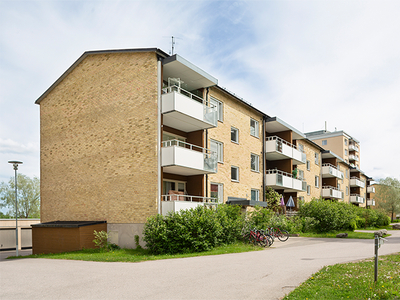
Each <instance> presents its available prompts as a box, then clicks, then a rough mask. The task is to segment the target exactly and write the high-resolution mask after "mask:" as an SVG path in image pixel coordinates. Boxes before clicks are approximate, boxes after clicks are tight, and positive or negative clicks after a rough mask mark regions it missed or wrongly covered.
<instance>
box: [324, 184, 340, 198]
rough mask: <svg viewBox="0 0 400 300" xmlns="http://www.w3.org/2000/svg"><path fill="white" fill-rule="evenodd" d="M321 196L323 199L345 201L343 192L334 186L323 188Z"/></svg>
mask: <svg viewBox="0 0 400 300" xmlns="http://www.w3.org/2000/svg"><path fill="white" fill-rule="evenodd" d="M321 196H322V197H323V198H335V199H343V192H342V191H339V190H338V189H337V188H335V187H333V186H323V187H322V194H321Z"/></svg>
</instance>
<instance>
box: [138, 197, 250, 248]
mask: <svg viewBox="0 0 400 300" xmlns="http://www.w3.org/2000/svg"><path fill="white" fill-rule="evenodd" d="M240 211H241V208H240V206H231V205H226V204H221V205H218V208H217V209H212V208H209V207H203V206H199V207H196V208H195V209H189V210H182V211H180V212H179V213H171V214H169V215H167V216H161V215H155V216H152V217H150V218H148V219H147V222H146V224H145V227H144V241H145V242H146V246H147V247H148V248H149V249H150V251H151V252H152V253H154V254H162V253H168V254H173V253H189V252H201V251H206V250H210V249H212V248H214V247H215V246H218V245H222V244H229V243H233V242H235V241H236V240H237V239H238V238H240V236H241V235H240V233H241V229H242V227H243V217H242V216H241V213H240Z"/></svg>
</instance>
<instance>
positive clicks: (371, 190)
mask: <svg viewBox="0 0 400 300" xmlns="http://www.w3.org/2000/svg"><path fill="white" fill-rule="evenodd" d="M367 193H375V187H374V186H367Z"/></svg>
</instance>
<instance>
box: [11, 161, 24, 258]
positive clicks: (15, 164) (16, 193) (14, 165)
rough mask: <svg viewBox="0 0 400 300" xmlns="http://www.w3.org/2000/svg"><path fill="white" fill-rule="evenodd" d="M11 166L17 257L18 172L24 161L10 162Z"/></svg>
mask: <svg viewBox="0 0 400 300" xmlns="http://www.w3.org/2000/svg"><path fill="white" fill-rule="evenodd" d="M8 163H9V164H12V165H13V167H14V171H15V242H16V247H15V250H16V256H18V187H17V183H18V181H17V171H18V165H22V161H15V160H10V161H8Z"/></svg>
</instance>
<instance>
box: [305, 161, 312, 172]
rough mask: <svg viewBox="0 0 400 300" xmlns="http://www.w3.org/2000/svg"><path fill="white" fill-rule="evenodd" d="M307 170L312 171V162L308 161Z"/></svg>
mask: <svg viewBox="0 0 400 300" xmlns="http://www.w3.org/2000/svg"><path fill="white" fill-rule="evenodd" d="M306 169H307V171H310V170H311V162H310V161H309V160H306Z"/></svg>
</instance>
